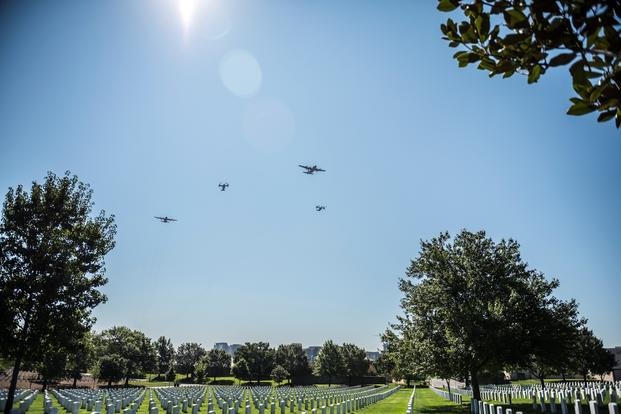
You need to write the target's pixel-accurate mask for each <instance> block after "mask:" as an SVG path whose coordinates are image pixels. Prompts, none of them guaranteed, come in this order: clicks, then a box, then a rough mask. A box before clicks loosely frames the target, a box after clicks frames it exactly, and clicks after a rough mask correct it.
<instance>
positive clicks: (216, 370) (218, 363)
mask: <svg viewBox="0 0 621 414" xmlns="http://www.w3.org/2000/svg"><path fill="white" fill-rule="evenodd" d="M205 365H206V367H207V373H208V375H209V376H211V377H213V380H214V381H215V380H216V377H218V376H222V375H227V374H228V373H229V371H230V370H231V356H230V355H229V354H227V353H226V351H224V350H223V349H211V350H209V352H207V356H206V357H205Z"/></svg>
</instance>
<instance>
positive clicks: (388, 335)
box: [380, 326, 424, 388]
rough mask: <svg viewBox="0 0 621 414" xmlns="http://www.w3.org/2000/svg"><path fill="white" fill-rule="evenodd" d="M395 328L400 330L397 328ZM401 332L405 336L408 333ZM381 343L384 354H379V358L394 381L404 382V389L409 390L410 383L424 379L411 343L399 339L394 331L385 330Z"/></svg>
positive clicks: (406, 331)
mask: <svg viewBox="0 0 621 414" xmlns="http://www.w3.org/2000/svg"><path fill="white" fill-rule="evenodd" d="M396 327H397V328H400V327H399V326H396ZM402 330H403V331H404V332H405V333H406V334H408V333H409V332H408V330H406V329H402ZM382 342H383V343H384V352H382V354H380V358H383V359H385V361H386V362H385V364H386V366H387V367H388V368H389V369H391V373H392V377H393V378H394V379H399V380H405V381H406V387H408V388H409V387H410V386H411V382H412V381H415V380H418V379H423V378H424V377H423V375H422V371H423V370H422V368H421V366H420V365H418V361H417V360H416V359H415V358H414V357H413V355H414V351H413V350H412V345H413V344H414V343H413V341H408V340H405V339H403V338H400V337H399V336H398V335H397V334H396V333H395V331H394V330H392V329H387V330H386V331H385V332H384V333H383V334H382Z"/></svg>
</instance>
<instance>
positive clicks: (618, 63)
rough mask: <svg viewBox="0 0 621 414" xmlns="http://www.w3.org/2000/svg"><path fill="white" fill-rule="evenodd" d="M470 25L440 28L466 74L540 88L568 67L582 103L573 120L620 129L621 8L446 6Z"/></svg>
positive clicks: (555, 3) (594, 0) (496, 0)
mask: <svg viewBox="0 0 621 414" xmlns="http://www.w3.org/2000/svg"><path fill="white" fill-rule="evenodd" d="M458 7H459V8H460V9H461V11H462V12H463V14H464V17H465V20H463V21H461V22H454V21H453V20H452V19H448V20H447V21H446V23H445V24H443V25H442V26H441V30H442V33H443V34H444V37H443V39H445V40H447V41H449V46H450V47H458V46H461V47H462V48H461V50H459V51H458V52H457V53H455V54H454V55H453V57H454V58H455V59H456V60H457V61H458V62H459V66H460V67H464V66H467V65H469V64H471V63H474V64H477V65H478V66H477V68H478V69H481V70H485V71H488V72H489V76H490V77H492V76H495V75H503V77H504V78H508V77H510V76H512V75H513V74H515V73H523V74H526V75H527V76H528V83H534V82H537V80H538V79H539V77H540V76H541V75H543V74H545V73H546V72H547V71H548V70H549V69H551V68H553V67H557V66H567V65H569V72H570V74H571V77H572V81H573V88H574V90H575V91H576V93H577V96H576V97H574V98H571V101H572V103H573V105H572V106H571V107H570V108H569V110H568V111H567V113H568V114H569V115H584V114H587V113H590V112H593V111H599V112H600V115H599V117H598V118H597V120H598V122H605V121H608V120H611V119H613V118H615V123H616V126H617V128H619V127H620V126H621V36H620V33H621V25H620V24H619V19H620V18H621V3H619V2H615V1H609V0H548V1H537V0H522V1H508V0H492V1H483V0H469V1H466V0H439V4H438V9H439V10H441V11H446V12H450V11H453V10H455V9H457V8H458Z"/></svg>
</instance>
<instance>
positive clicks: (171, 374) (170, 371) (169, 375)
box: [166, 365, 177, 381]
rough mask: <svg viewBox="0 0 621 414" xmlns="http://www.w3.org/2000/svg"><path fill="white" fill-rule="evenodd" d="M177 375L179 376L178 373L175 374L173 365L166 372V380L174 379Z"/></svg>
mask: <svg viewBox="0 0 621 414" xmlns="http://www.w3.org/2000/svg"><path fill="white" fill-rule="evenodd" d="M176 377H177V374H175V367H174V366H173V365H171V366H170V368H169V369H168V371H167V372H166V381H174V380H175V378H176Z"/></svg>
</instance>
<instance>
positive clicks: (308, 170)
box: [298, 165, 326, 175]
mask: <svg viewBox="0 0 621 414" xmlns="http://www.w3.org/2000/svg"><path fill="white" fill-rule="evenodd" d="M298 167H300V168H303V169H304V171H302V172H303V173H304V174H310V175H312V174H315V173H316V172H320V171H326V170H322V169H321V168H319V167H317V166H316V165H311V166H308V165H298Z"/></svg>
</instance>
